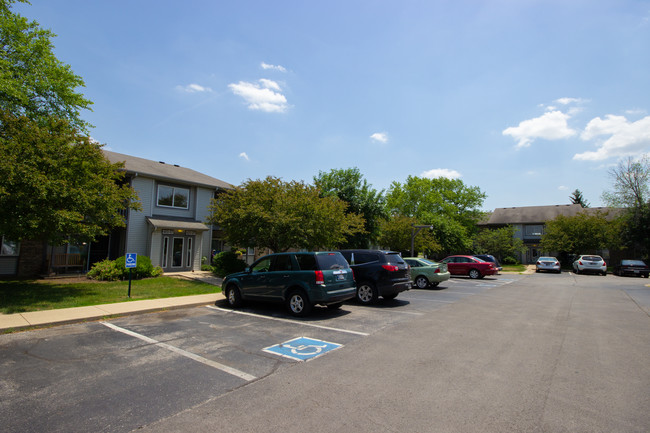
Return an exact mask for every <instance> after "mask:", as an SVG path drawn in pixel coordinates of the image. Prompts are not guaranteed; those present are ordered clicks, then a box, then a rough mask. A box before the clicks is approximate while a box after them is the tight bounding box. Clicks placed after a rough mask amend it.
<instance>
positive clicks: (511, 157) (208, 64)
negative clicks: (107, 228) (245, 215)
mask: <svg viewBox="0 0 650 433" xmlns="http://www.w3.org/2000/svg"><path fill="white" fill-rule="evenodd" d="M31 3H32V4H31V5H16V6H15V7H14V10H16V11H17V12H19V13H21V14H22V15H23V16H25V17H27V18H29V19H35V20H36V21H38V22H39V23H40V24H41V26H42V27H45V28H49V29H51V30H52V31H53V32H54V33H56V34H57V37H56V38H54V40H53V42H54V45H55V53H56V55H57V56H58V58H59V59H60V60H62V61H64V62H66V63H68V64H69V65H70V66H71V67H72V69H73V71H74V72H75V73H76V74H78V75H80V76H82V77H83V79H84V80H85V83H86V88H85V89H82V91H83V93H84V94H85V95H86V96H87V97H88V98H89V99H91V100H92V101H93V102H94V105H93V111H92V112H87V113H85V115H84V118H85V119H86V120H88V121H89V122H90V123H92V124H93V125H94V126H95V127H94V128H93V129H92V131H91V135H92V137H93V138H94V139H96V140H98V141H99V142H101V143H104V144H106V148H107V149H110V150H113V151H115V152H120V153H126V154H130V155H134V156H139V157H143V158H148V159H153V160H160V161H165V162H167V163H174V164H179V165H182V166H185V167H189V168H192V169H194V170H197V171H200V172H202V173H205V174H208V175H210V176H213V177H216V178H218V179H221V180H224V181H226V182H230V183H232V184H235V185H238V184H240V183H242V182H243V181H245V180H246V179H262V178H265V177H266V176H268V175H272V176H278V177H281V178H282V179H284V180H286V181H289V180H304V181H306V182H312V180H313V177H314V176H315V175H317V174H318V172H319V171H329V170H330V169H333V168H337V169H338V168H349V167H358V168H359V169H360V171H361V172H362V173H363V175H364V177H365V179H366V180H367V181H368V182H369V183H370V184H371V185H372V186H373V187H374V188H376V189H378V190H381V189H388V188H389V187H390V184H391V183H392V182H393V181H397V182H404V181H405V180H406V178H407V176H409V175H413V176H421V177H431V176H433V177H436V176H441V175H442V176H447V177H455V178H460V179H461V180H462V181H463V182H464V183H465V184H467V185H470V186H478V187H480V188H481V190H482V191H483V192H485V193H486V195H487V198H486V200H485V202H484V206H483V208H484V209H485V210H492V209H494V208H497V207H510V206H534V205H554V204H567V203H569V195H570V194H571V192H572V191H573V190H574V189H576V188H578V189H580V190H581V191H582V192H583V194H584V196H585V198H586V199H587V201H589V202H590V203H591V205H592V206H601V205H603V203H602V201H601V199H600V195H601V193H602V192H603V191H604V190H607V189H611V185H612V181H611V179H610V178H609V177H608V175H607V172H608V170H609V169H610V168H611V167H612V166H614V165H616V163H617V162H618V161H619V160H620V159H621V158H624V157H627V156H638V155H641V154H644V153H648V152H650V1H647V0H644V1H641V0H636V1H634V0H602V1H601V0H585V1H582V0H559V1H555V0H549V1H541V0H540V1H528V0H502V1H468V0H450V1H438V0H428V1H411V0H400V1H392V2H389V1H354V0H345V1H338V0H331V1H327V2H312V1H281V0H278V1H274V2H269V1H247V0H239V1H236V2H235V1H233V2H225V1H191V0H189V1H183V2H177V1H175V2H171V1H166V0H160V1H137V0H132V1H123V0H112V1H88V0H31Z"/></svg>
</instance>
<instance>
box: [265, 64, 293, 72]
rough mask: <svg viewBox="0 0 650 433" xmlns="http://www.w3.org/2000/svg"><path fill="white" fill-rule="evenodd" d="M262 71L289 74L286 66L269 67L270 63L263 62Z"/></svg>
mask: <svg viewBox="0 0 650 433" xmlns="http://www.w3.org/2000/svg"><path fill="white" fill-rule="evenodd" d="M261 66H262V69H264V70H266V69H272V70H274V71H280V72H287V70H286V68H285V67H284V66H280V65H269V64H268V63H264V62H262V65H261Z"/></svg>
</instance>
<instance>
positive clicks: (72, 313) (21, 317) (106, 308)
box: [0, 272, 223, 331]
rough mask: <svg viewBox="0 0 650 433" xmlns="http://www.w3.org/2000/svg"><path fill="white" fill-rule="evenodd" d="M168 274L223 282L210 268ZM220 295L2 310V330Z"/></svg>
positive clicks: (180, 305) (204, 300)
mask: <svg viewBox="0 0 650 433" xmlns="http://www.w3.org/2000/svg"><path fill="white" fill-rule="evenodd" d="M165 275H166V276H172V277H177V278H186V279H194V280H199V281H203V282H206V283H209V284H214V285H215V286H219V285H220V284H221V279H220V278H217V277H215V276H213V275H212V274H210V273H209V272H179V273H174V274H165ZM220 299H223V295H222V294H221V293H210V294H207V295H193V296H179V297H176V298H162V299H148V300H144V301H130V302H129V301H127V302H118V303H114V304H102V305H93V306H88V307H76V308H60V309H57V310H46V311H31V312H28V313H16V314H0V331H4V330H20V329H24V328H29V327H32V326H47V325H61V324H65V323H74V322H83V321H86V320H97V319H101V318H103V317H106V316H122V315H129V314H137V313H144V312H151V311H160V310H166V309H173V308H183V307H192V306H198V305H207V304H214V303H215V302H216V301H217V300H220Z"/></svg>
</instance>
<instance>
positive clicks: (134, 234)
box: [125, 177, 155, 258]
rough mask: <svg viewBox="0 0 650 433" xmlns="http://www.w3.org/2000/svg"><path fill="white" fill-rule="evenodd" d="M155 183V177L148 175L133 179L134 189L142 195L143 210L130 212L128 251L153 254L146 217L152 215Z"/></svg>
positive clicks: (145, 254)
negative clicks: (151, 177) (150, 177)
mask: <svg viewBox="0 0 650 433" xmlns="http://www.w3.org/2000/svg"><path fill="white" fill-rule="evenodd" d="M154 184H155V182H154V180H153V179H149V178H146V177H135V178H133V180H132V186H133V189H135V190H136V191H137V192H138V197H140V203H141V204H142V210H141V211H131V212H129V222H128V231H127V234H126V251H125V252H127V253H137V254H138V255H144V256H150V254H151V251H150V247H149V233H150V226H149V224H148V223H147V220H146V219H145V217H147V216H151V208H152V203H153V197H152V192H153V190H154ZM150 258H151V257H150Z"/></svg>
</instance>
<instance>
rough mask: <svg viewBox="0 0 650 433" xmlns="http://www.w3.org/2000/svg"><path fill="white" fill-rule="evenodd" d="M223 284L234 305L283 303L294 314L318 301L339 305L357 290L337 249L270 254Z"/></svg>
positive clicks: (230, 277) (230, 301)
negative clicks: (243, 302) (262, 302)
mask: <svg viewBox="0 0 650 433" xmlns="http://www.w3.org/2000/svg"><path fill="white" fill-rule="evenodd" d="M221 287H222V289H223V293H224V295H225V296H226V300H227V301H228V304H230V306H231V307H238V306H240V305H241V304H242V301H245V300H247V299H250V300H258V301H275V302H284V303H285V304H286V306H287V308H288V309H289V312H290V313H291V314H293V315H294V316H305V315H307V314H309V313H310V312H311V309H312V306H313V305H316V304H321V305H326V306H327V307H329V308H339V307H340V306H341V305H342V304H343V301H347V300H348V299H352V298H354V296H355V293H356V288H355V285H354V276H353V274H352V269H350V266H349V265H348V262H347V261H346V260H345V259H344V258H343V256H342V255H341V253H338V252H302V253H277V254H269V255H268V256H264V257H261V258H260V259H258V260H257V261H256V262H255V263H253V264H252V265H251V266H250V267H247V268H246V270H245V271H243V272H237V273H234V274H230V275H227V276H226V277H225V278H224V279H223V283H222V285H221Z"/></svg>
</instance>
